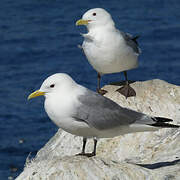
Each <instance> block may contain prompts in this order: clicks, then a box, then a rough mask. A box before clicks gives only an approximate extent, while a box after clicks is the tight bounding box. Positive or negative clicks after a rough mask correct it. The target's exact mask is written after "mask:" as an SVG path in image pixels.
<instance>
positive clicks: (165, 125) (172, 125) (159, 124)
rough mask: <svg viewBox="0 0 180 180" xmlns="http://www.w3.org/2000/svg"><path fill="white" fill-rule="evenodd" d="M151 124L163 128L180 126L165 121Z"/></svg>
mask: <svg viewBox="0 0 180 180" xmlns="http://www.w3.org/2000/svg"><path fill="white" fill-rule="evenodd" d="M151 126H155V127H162V128H180V126H178V125H174V124H168V123H163V122H157V123H154V124H151Z"/></svg>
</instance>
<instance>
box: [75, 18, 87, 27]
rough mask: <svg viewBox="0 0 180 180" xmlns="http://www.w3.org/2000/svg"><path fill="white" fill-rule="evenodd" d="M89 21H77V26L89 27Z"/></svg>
mask: <svg viewBox="0 0 180 180" xmlns="http://www.w3.org/2000/svg"><path fill="white" fill-rule="evenodd" d="M89 21H90V20H84V19H79V20H78V21H76V26H80V25H87V24H88V23H89Z"/></svg>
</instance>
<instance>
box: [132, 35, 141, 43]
mask: <svg viewBox="0 0 180 180" xmlns="http://www.w3.org/2000/svg"><path fill="white" fill-rule="evenodd" d="M139 37H140V36H139V35H137V36H134V37H133V38H132V40H133V41H134V42H135V43H136V44H137V45H138V42H137V39H138V38H139Z"/></svg>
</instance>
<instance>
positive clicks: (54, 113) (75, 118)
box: [28, 73, 179, 157]
mask: <svg viewBox="0 0 180 180" xmlns="http://www.w3.org/2000/svg"><path fill="white" fill-rule="evenodd" d="M41 95H44V96H45V102H44V107H45V111H46V112H47V114H48V116H49V118H50V119H51V120H52V121H53V122H54V123H55V124H56V125H57V126H58V127H60V128H62V129H63V130H65V131H67V132H68V133H71V134H74V135H77V136H82V137H83V147H82V152H81V153H80V155H85V156H88V157H90V156H95V155H96V144H97V139H98V138H112V137H115V136H119V135H123V134H127V133H133V132H144V131H155V130H158V129H160V128H178V127H179V126H178V125H173V124H168V122H170V121H172V120H171V119H167V118H162V117H151V116H148V115H146V114H143V113H140V112H137V111H133V110H131V109H127V108H123V107H121V106H119V105H118V104H116V103H115V102H114V101H112V100H110V99H108V98H106V97H104V96H102V95H100V94H98V93H96V92H93V91H91V90H89V89H87V88H85V87H83V86H81V85H79V84H77V83H76V82H75V81H74V80H73V79H72V78H71V77H70V76H68V75H67V74H64V73H57V74H54V75H52V76H50V77H48V78H47V79H46V80H45V81H44V82H43V84H42V85H41V87H40V89H39V90H37V91H35V92H33V93H32V94H30V95H29V96H28V99H31V98H34V97H37V96H41ZM87 138H93V139H94V150H93V152H92V153H85V146H86V140H87Z"/></svg>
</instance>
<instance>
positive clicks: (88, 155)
mask: <svg viewBox="0 0 180 180" xmlns="http://www.w3.org/2000/svg"><path fill="white" fill-rule="evenodd" d="M86 142H87V138H83V147H82V152H81V153H79V154H77V155H78V156H87V157H92V156H95V155H96V145H97V139H95V138H94V150H93V152H92V153H85V146H86Z"/></svg>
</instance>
